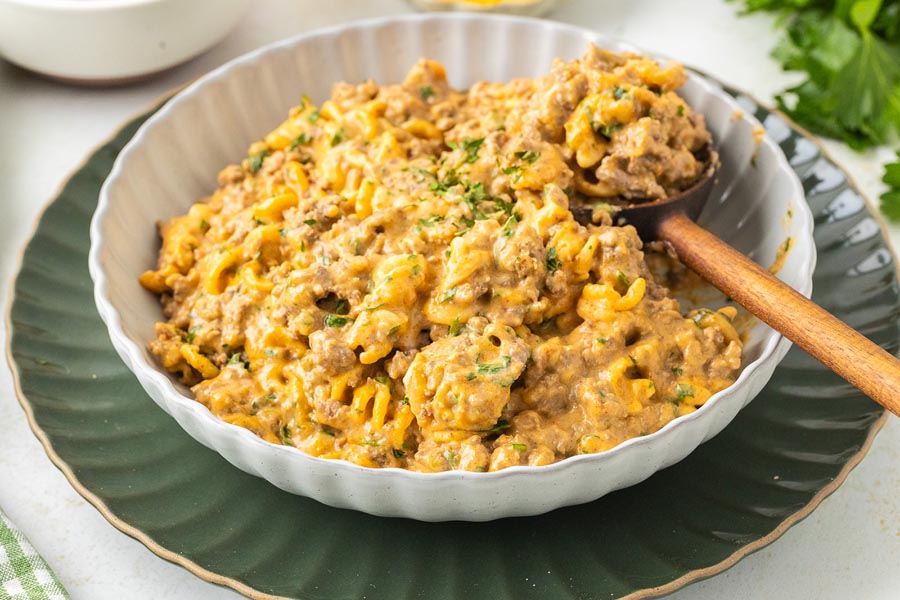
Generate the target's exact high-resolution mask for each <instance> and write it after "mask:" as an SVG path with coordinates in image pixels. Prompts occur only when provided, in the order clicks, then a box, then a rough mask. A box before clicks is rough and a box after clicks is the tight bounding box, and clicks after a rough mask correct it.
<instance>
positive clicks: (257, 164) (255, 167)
mask: <svg viewBox="0 0 900 600" xmlns="http://www.w3.org/2000/svg"><path fill="white" fill-rule="evenodd" d="M270 154H272V152H271V151H270V150H263V151H262V152H260V153H259V154H254V155H253V156H251V157H250V170H251V171H252V172H253V173H256V172H257V171H259V170H260V169H261V168H262V165H263V161H264V160H265V159H266V157H267V156H269V155H270Z"/></svg>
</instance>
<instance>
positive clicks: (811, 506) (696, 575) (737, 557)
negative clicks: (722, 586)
mask: <svg viewBox="0 0 900 600" xmlns="http://www.w3.org/2000/svg"><path fill="white" fill-rule="evenodd" d="M690 68H691V69H692V70H694V71H697V72H698V73H701V74H704V75H705V73H704V71H702V70H701V69H695V68H693V67H690ZM707 76H708V75H707ZM714 80H716V81H718V82H719V83H723V84H724V85H727V87H729V88H730V89H732V90H734V91H736V92H738V93H740V94H742V95H744V96H746V97H747V98H749V99H751V100H753V101H754V102H755V103H756V104H757V105H758V106H760V107H763V108H765V109H766V110H767V111H769V112H770V113H772V114H775V115H777V116H779V117H780V118H782V119H784V120H785V122H786V123H787V124H788V125H789V126H790V127H791V129H793V130H795V131H797V132H798V133H799V134H801V135H802V136H803V137H805V138H806V139H808V140H810V141H811V142H812V143H813V144H815V146H816V147H817V149H818V150H819V151H820V152H821V154H822V156H823V157H824V158H825V159H827V160H828V161H829V162H831V163H832V164H833V165H834V166H835V168H837V169H838V170H839V171H840V172H841V174H842V175H843V176H844V177H845V178H846V179H847V182H848V183H849V184H850V187H851V188H852V189H853V190H854V191H856V192H857V193H858V194H859V196H860V198H862V200H863V202H864V203H865V205H866V208H867V209H868V210H869V212H870V214H871V216H872V218H873V219H874V220H875V222H876V223H877V224H878V227H879V229H880V230H881V234H882V237H883V238H884V243H885V246H886V247H887V249H888V250H889V251H890V252H891V254H892V255H893V256H895V257H896V256H897V254H896V252H895V251H894V248H893V246H892V244H891V240H890V237H889V235H888V232H887V228H886V226H885V224H884V221H883V220H882V218H881V216H880V214H879V212H878V210H877V208H876V207H875V206H873V204H872V202H871V201H870V200H869V199H868V198H867V197H866V195H865V194H863V193H862V191H860V189H859V186H858V185H857V184H856V181H855V180H854V178H853V177H852V176H851V175H850V174H849V173H848V172H847V171H846V170H845V169H844V168H843V167H842V166H841V165H840V164H839V163H838V162H837V161H835V160H834V159H833V157H832V156H831V153H830V152H829V151H828V150H827V149H826V148H825V146H824V145H823V144H822V143H821V142H820V141H819V140H818V139H817V138H816V137H815V136H814V135H813V134H811V133H810V132H809V131H807V130H806V129H805V128H803V127H801V126H800V125H798V124H797V123H796V122H795V121H794V120H793V119H791V118H790V117H788V116H787V115H786V114H784V113H783V112H781V111H780V110H778V109H776V108H772V107H769V106H768V105H767V104H765V103H762V102H760V101H759V100H757V99H756V97H755V96H753V95H752V94H749V93H747V92H746V91H744V90H743V89H741V88H739V87H737V86H733V85H731V84H727V83H725V82H722V80H721V79H719V78H714ZM186 85H190V83H188V84H185V85H184V86H179V87H177V88H174V89H172V90H170V91H168V92H166V93H164V94H162V95H161V96H159V97H158V98H156V99H155V100H154V101H153V102H151V103H150V104H149V108H146V109H143V110H141V111H138V112H137V113H135V114H133V115H132V116H131V117H129V118H128V119H126V120H125V122H124V123H123V124H122V125H121V126H120V127H118V128H117V129H116V130H115V131H113V132H112V133H111V134H110V135H109V136H108V137H107V138H105V139H104V140H103V141H101V142H99V143H98V144H97V145H95V146H94V147H93V148H92V149H91V150H89V151H88V153H87V154H86V155H85V158H84V159H83V160H82V161H81V162H80V163H79V164H78V165H77V166H76V167H74V168H73V169H72V170H71V171H69V173H68V175H66V177H65V178H64V179H63V180H62V181H61V182H60V184H59V186H58V187H57V188H56V191H55V192H54V193H53V196H52V200H50V201H49V202H47V203H46V204H45V205H44V206H43V207H42V208H41V210H40V211H39V212H38V214H37V216H36V217H35V219H34V221H33V223H32V225H31V231H30V232H29V235H28V241H27V242H26V243H25V244H24V245H23V246H22V247H21V248H20V249H19V254H18V256H17V257H16V261H15V263H14V268H13V275H12V276H11V278H10V286H9V293H8V296H7V301H6V306H5V309H4V323H5V325H6V332H7V336H6V348H5V354H6V362H7V364H8V365H9V369H10V372H11V374H12V380H13V390H14V392H15V395H16V399H17V400H18V402H19V405H20V406H21V407H22V410H23V411H24V412H25V418H26V420H27V421H28V426H29V428H30V429H31V431H32V433H34V435H35V437H37V439H38V441H39V442H40V444H41V446H43V448H44V452H45V453H46V454H47V457H48V458H49V459H50V462H52V463H53V464H54V465H55V466H56V468H58V469H59V470H60V471H61V472H62V474H63V476H64V477H65V478H66V480H67V481H68V482H69V484H70V485H71V486H72V488H73V489H74V490H75V491H76V492H77V493H78V494H79V495H80V496H81V497H82V498H84V499H85V500H87V501H88V502H89V503H90V504H91V505H92V506H94V508H96V509H97V510H98V511H99V512H100V514H101V515H102V516H103V518H104V519H106V520H107V521H109V523H110V524H111V525H112V526H113V527H115V528H116V529H118V530H119V531H121V532H122V533H124V534H126V535H128V536H130V537H132V538H134V539H135V540H137V541H138V542H140V543H141V544H143V545H144V546H145V547H146V548H147V549H148V550H150V551H151V552H153V553H154V554H156V555H157V556H159V557H160V558H163V559H165V560H167V561H169V562H171V563H174V564H176V565H179V566H181V567H183V568H185V569H186V570H188V571H190V572H191V573H193V574H194V575H196V576H197V577H199V578H200V579H203V580H205V581H208V582H210V583H214V584H217V585H221V586H226V587H229V588H231V589H233V590H234V591H236V592H238V593H240V594H243V595H245V596H247V597H249V598H253V599H254V600H294V599H292V598H289V597H287V596H274V595H272V594H267V593H265V592H260V591H259V590H257V589H255V588H252V587H250V586H249V585H247V584H245V583H243V582H241V581H238V580H237V579H234V578H231V577H226V576H224V575H219V574H218V573H214V572H213V571H210V570H209V569H206V568H204V567H201V566H200V565H199V564H197V563H196V562H194V561H193V560H190V559H188V558H186V557H185V556H183V555H181V554H179V553H177V552H173V551H172V550H169V549H168V548H165V547H164V546H162V545H161V544H159V543H158V542H156V541H155V540H154V539H153V538H151V537H150V536H149V535H147V534H146V533H144V532H143V531H141V530H140V529H139V528H137V527H136V526H134V525H131V524H130V523H128V522H126V521H124V520H123V519H121V518H119V517H118V516H117V515H116V514H115V513H113V512H112V510H110V508H109V507H108V506H107V505H106V502H104V501H103V499H102V498H100V497H99V496H97V495H96V494H94V492H92V491H91V490H90V489H88V488H87V487H85V486H84V485H83V484H82V483H81V481H80V480H79V479H78V477H77V476H76V475H75V473H74V471H73V470H72V468H71V467H70V466H69V465H68V463H66V462H65V461H64V460H63V459H62V458H61V457H60V456H59V455H58V454H57V453H56V450H55V449H54V448H53V445H52V444H51V442H50V439H49V437H48V436H47V435H46V433H45V432H44V430H43V429H42V428H41V427H40V426H39V425H38V424H37V421H36V420H35V418H34V411H33V409H32V407H31V404H30V403H29V401H28V399H27V398H26V397H25V393H24V391H23V390H22V385H21V381H20V378H19V369H18V366H17V364H16V362H15V360H14V359H13V350H12V337H13V336H12V308H13V303H14V302H15V294H16V282H17V280H18V278H19V274H20V272H21V270H22V265H23V261H24V259H25V253H26V251H27V249H28V246H29V245H30V244H31V241H32V240H34V237H35V235H36V234H37V231H38V228H39V226H40V224H41V222H42V220H43V218H44V214H45V213H46V211H47V209H48V208H50V206H52V205H53V204H55V203H56V201H57V200H58V199H59V197H60V195H61V194H62V191H63V189H64V188H65V187H66V185H67V184H68V183H69V181H70V180H71V179H72V178H73V177H74V176H75V175H76V174H77V173H78V172H80V171H81V170H82V169H84V168H85V167H86V166H87V165H88V163H89V162H90V160H91V159H92V158H93V157H94V155H95V154H96V153H97V152H98V151H99V150H100V149H102V148H103V147H104V146H106V145H107V144H109V143H111V142H112V141H114V140H115V139H116V138H117V137H118V136H119V135H120V134H121V133H122V131H123V130H124V129H125V128H126V127H127V126H128V125H129V124H130V123H132V122H133V121H135V120H136V119H139V118H141V117H143V116H145V115H149V114H150V113H151V111H155V110H158V109H159V108H160V107H161V106H162V104H164V103H165V102H166V101H167V100H168V99H169V98H171V97H172V96H173V95H175V94H176V93H178V91H180V90H181V89H183V88H184V87H185V86H186ZM896 276H897V279H898V281H900V272H898V273H897V274H896ZM889 416H890V413H889V412H888V411H886V410H885V411H883V412H882V414H881V416H880V417H879V418H878V419H877V420H876V421H874V422H873V423H872V425H871V427H870V429H869V433H868V435H867V436H866V440H865V442H864V443H863V444H862V445H861V446H860V449H859V451H858V452H857V453H856V454H855V455H854V456H853V457H852V458H851V459H850V460H848V461H847V463H846V464H845V465H844V467H843V468H842V469H841V471H840V472H839V473H838V474H837V476H836V477H835V478H834V480H833V481H832V482H831V483H830V484H828V485H826V486H825V487H823V488H822V489H821V490H819V492H818V493H816V495H815V496H813V497H812V499H811V500H810V501H809V502H808V503H807V504H806V505H804V506H803V507H802V508H801V509H800V510H798V511H797V512H795V513H793V514H791V515H789V516H788V517H786V518H785V519H784V520H783V521H782V522H781V523H780V524H779V525H778V527H776V528H775V529H774V530H772V532H770V533H769V534H768V535H766V536H763V537H761V538H759V539H758V540H756V541H754V542H752V543H749V544H747V545H745V546H742V547H741V548H739V549H738V550H736V551H735V552H734V553H732V554H731V555H729V556H728V558H726V559H724V560H722V561H720V562H718V563H716V564H714V565H711V566H709V567H705V568H702V569H694V570H692V571H688V572H687V573H685V574H684V575H682V576H681V577H679V578H677V579H674V580H672V581H670V582H669V583H667V584H665V585H661V586H657V587H654V588H647V589H643V590H639V591H636V592H632V593H631V594H628V595H627V596H622V597H621V598H620V600H643V599H646V598H653V597H657V596H662V595H665V594H670V593H672V592H674V591H676V590H679V589H681V588H683V587H685V586H687V585H689V584H691V583H694V582H697V581H701V580H703V579H708V578H710V577H713V576H715V575H718V574H719V573H721V572H723V571H725V570H727V569H729V568H731V567H732V566H734V565H735V564H737V563H738V562H740V561H741V560H742V559H743V558H745V557H747V556H748V555H750V554H752V553H754V552H756V551H757V550H761V549H762V548H764V547H766V546H768V545H769V544H771V543H772V542H774V541H775V540H777V539H778V538H780V537H781V536H782V535H784V533H785V532H786V531H787V530H788V529H790V528H791V527H793V526H794V525H796V524H797V523H799V522H800V521H802V520H803V519H805V518H806V517H808V516H809V515H810V514H811V513H812V512H813V511H814V510H815V509H816V508H818V506H819V504H821V503H822V501H823V500H825V498H827V497H828V496H830V495H831V494H833V493H834V492H835V491H836V490H837V489H838V488H839V487H840V486H841V485H842V484H843V483H844V481H845V480H846V479H847V477H848V476H849V475H850V472H851V471H852V470H853V469H854V468H856V466H857V465H858V464H859V463H860V462H861V461H862V459H863V458H865V456H866V454H868V452H869V449H870V448H871V447H872V443H873V442H874V441H875V437H876V436H877V435H878V433H879V432H880V431H881V429H882V427H884V424H885V423H886V422H887V419H888V417H889Z"/></svg>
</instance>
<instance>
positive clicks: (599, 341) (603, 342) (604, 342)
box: [597, 337, 606, 346]
mask: <svg viewBox="0 0 900 600" xmlns="http://www.w3.org/2000/svg"><path fill="white" fill-rule="evenodd" d="M597 343H598V344H600V345H601V346H605V345H606V338H603V337H601V338H597Z"/></svg>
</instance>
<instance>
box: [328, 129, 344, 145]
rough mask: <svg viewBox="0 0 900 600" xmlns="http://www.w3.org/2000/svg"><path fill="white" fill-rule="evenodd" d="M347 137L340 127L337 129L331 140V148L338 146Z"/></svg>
mask: <svg viewBox="0 0 900 600" xmlns="http://www.w3.org/2000/svg"><path fill="white" fill-rule="evenodd" d="M346 135H347V132H346V130H345V129H344V128H343V127H341V128H340V129H338V132H337V133H335V134H334V137H332V138H331V147H332V148H334V147H335V146H337V145H338V144H340V143H341V142H343V141H344V137H345V136H346Z"/></svg>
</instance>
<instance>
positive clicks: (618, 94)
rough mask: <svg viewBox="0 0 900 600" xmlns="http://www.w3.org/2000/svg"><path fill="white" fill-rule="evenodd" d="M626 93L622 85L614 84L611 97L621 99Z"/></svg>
mask: <svg viewBox="0 0 900 600" xmlns="http://www.w3.org/2000/svg"><path fill="white" fill-rule="evenodd" d="M627 94H628V90H626V89H625V88H623V87H619V86H616V87H614V88H613V98H615V99H616V100H621V99H622V97H623V96H626V95H627Z"/></svg>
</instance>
